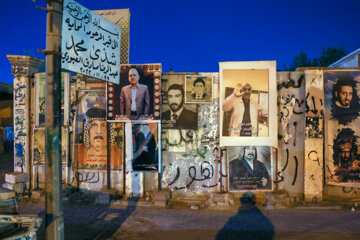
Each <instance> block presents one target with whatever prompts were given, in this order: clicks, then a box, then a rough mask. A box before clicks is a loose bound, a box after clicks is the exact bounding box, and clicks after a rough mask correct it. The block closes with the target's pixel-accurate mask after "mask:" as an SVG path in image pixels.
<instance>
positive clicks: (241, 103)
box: [220, 61, 278, 147]
mask: <svg viewBox="0 0 360 240" xmlns="http://www.w3.org/2000/svg"><path fill="white" fill-rule="evenodd" d="M277 142H278V141H277V91H276V62H275V61H256V62H221V63H220V146H221V147H223V146H245V145H248V144H249V143H250V144H251V145H254V146H272V147H277Z"/></svg>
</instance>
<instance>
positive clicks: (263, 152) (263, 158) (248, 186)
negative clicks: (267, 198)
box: [227, 146, 273, 192]
mask: <svg viewBox="0 0 360 240" xmlns="http://www.w3.org/2000/svg"><path fill="white" fill-rule="evenodd" d="M227 151H228V154H227V157H228V159H227V161H228V186H229V191H230V192H236V191H252V190H254V191H271V190H272V188H273V177H272V172H273V170H272V165H273V164H272V158H271V147H259V146H237V147H227Z"/></svg>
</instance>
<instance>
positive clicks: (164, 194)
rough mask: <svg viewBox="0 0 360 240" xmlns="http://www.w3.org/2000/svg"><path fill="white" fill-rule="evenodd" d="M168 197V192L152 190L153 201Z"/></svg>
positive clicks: (164, 199)
mask: <svg viewBox="0 0 360 240" xmlns="http://www.w3.org/2000/svg"><path fill="white" fill-rule="evenodd" d="M169 198H170V194H169V193H168V192H154V201H167V200H169Z"/></svg>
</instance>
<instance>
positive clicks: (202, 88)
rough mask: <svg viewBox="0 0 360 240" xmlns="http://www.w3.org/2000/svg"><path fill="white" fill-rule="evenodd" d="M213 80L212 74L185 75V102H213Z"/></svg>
mask: <svg viewBox="0 0 360 240" xmlns="http://www.w3.org/2000/svg"><path fill="white" fill-rule="evenodd" d="M212 82H213V78H212V77H211V76H199V75H187V76H185V103H211V102H212Z"/></svg>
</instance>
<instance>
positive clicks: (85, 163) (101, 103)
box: [75, 90, 122, 170]
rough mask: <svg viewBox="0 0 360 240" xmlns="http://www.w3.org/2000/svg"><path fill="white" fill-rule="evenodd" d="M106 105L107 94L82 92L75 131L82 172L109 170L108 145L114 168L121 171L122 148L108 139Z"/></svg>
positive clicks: (78, 165)
mask: <svg viewBox="0 0 360 240" xmlns="http://www.w3.org/2000/svg"><path fill="white" fill-rule="evenodd" d="M105 106H106V98H105V92H104V91H100V90H99V91H95V90H83V91H80V93H79V102H78V107H77V113H76V129H75V131H76V132H75V161H76V166H77V168H78V169H87V170H106V169H107V158H108V142H109V143H110V156H111V159H110V164H111V169H112V170H118V169H121V164H122V149H120V148H119V146H118V145H116V144H112V143H111V138H110V139H108V137H107V133H108V124H107V122H106V110H105Z"/></svg>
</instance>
